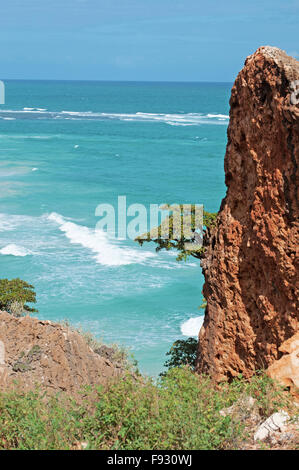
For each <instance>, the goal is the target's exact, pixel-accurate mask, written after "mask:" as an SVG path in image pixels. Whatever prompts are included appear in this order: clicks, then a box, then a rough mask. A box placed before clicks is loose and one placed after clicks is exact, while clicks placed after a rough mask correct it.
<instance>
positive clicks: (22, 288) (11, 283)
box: [0, 278, 38, 317]
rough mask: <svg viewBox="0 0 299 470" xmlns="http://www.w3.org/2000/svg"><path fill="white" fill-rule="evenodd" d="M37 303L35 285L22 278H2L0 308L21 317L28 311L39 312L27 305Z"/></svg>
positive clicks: (0, 280)
mask: <svg viewBox="0 0 299 470" xmlns="http://www.w3.org/2000/svg"><path fill="white" fill-rule="evenodd" d="M27 302H29V303H36V294H35V291H34V286H32V285H31V284H28V283H27V282H25V281H22V280H21V279H19V278H17V279H11V280H8V279H0V310H6V311H7V312H8V313H10V314H11V315H14V316H16V317H20V316H22V315H24V314H26V313H28V312H38V310H36V309H35V308H32V307H30V306H29V305H27Z"/></svg>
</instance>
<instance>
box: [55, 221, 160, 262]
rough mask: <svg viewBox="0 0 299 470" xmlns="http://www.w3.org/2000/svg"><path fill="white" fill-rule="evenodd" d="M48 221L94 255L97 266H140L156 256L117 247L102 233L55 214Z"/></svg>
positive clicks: (150, 253)
mask: <svg viewBox="0 0 299 470" xmlns="http://www.w3.org/2000/svg"><path fill="white" fill-rule="evenodd" d="M48 220H50V221H52V222H55V223H56V224H58V227H59V230H61V232H63V233H64V234H65V236H66V237H67V238H68V239H69V240H70V242H71V243H74V244H76V245H81V246H83V247H84V248H88V249H89V250H90V251H91V252H92V253H94V254H95V257H94V258H95V260H96V262H97V263H99V264H102V265H105V266H121V265H126V264H134V263H139V264H142V263H143V262H144V261H145V260H146V259H148V258H152V257H155V256H156V255H155V254H154V253H152V252H149V251H143V250H140V251H137V250H134V249H131V248H127V247H119V246H118V244H117V241H116V240H111V239H110V238H109V237H108V235H107V233H105V232H104V231H102V230H96V229H90V228H88V227H85V226H84V225H78V224H75V223H74V222H70V221H69V220H67V219H66V218H65V217H63V216H62V215H60V214H57V213H55V212H52V213H51V214H50V215H48Z"/></svg>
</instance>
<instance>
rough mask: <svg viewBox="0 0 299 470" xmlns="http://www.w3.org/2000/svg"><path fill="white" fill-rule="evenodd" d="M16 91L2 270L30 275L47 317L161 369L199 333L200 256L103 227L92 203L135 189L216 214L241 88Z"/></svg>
mask: <svg viewBox="0 0 299 470" xmlns="http://www.w3.org/2000/svg"><path fill="white" fill-rule="evenodd" d="M5 85H6V104H5V105H2V106H0V183H1V185H0V277H8V278H13V277H20V278H22V279H24V280H26V281H27V282H30V283H32V284H33V285H34V286H35V288H36V291H37V299H38V304H37V308H38V309H39V316H40V317H41V318H47V319H50V320H62V319H68V320H69V321H70V322H71V323H73V324H75V325H78V326H79V325H80V326H82V327H83V328H84V329H87V330H89V331H92V332H93V333H94V334H96V336H98V337H100V338H102V339H104V340H105V341H108V342H118V343H121V344H124V345H126V346H129V347H130V348H131V349H132V351H133V352H134V354H135V356H136V358H137V360H138V361H139V364H140V367H141V369H142V370H143V371H144V372H146V373H149V374H157V373H158V372H159V371H160V370H161V368H162V364H163V362H164V361H165V352H166V351H167V350H168V349H169V347H170V345H171V344H172V343H173V341H174V340H176V339H178V338H182V337H183V333H185V334H186V335H187V334H190V333H193V334H196V331H195V330H196V328H197V329H198V327H197V326H196V325H197V324H198V322H199V320H200V319H199V320H198V317H199V315H200V314H201V313H200V311H199V310H198V305H200V303H201V289H202V284H203V277H202V274H201V269H200V266H199V262H198V261H197V260H195V259H190V260H189V261H188V262H187V263H177V262H176V260H175V256H176V255H175V253H165V252H160V253H158V254H157V253H156V252H155V247H154V246H152V244H145V245H144V246H143V247H142V248H141V247H139V246H138V245H137V244H136V243H134V242H133V241H131V240H118V241H115V240H112V239H110V238H109V237H108V236H107V234H105V233H102V234H100V235H101V236H99V234H95V232H94V228H95V225H96V223H97V221H98V218H97V217H96V216H95V209H96V207H97V205H98V204H101V203H110V204H112V205H113V206H115V207H116V206H117V198H118V196H119V195H125V196H126V197H127V204H128V205H129V204H132V203H141V204H144V205H145V206H146V207H149V204H154V203H157V204H161V203H198V204H204V206H205V208H206V209H207V210H209V211H216V210H218V209H219V205H220V202H221V199H222V197H223V196H224V194H225V185H224V170H223V157H224V153H225V145H226V129H227V124H228V117H227V115H228V100H229V93H230V88H231V85H230V84H208V83H201V84H199V83H198V84H196V83H189V84H186V83H118V82H115V83H112V82H109V83H105V82H46V81H45V82H34V81H31V82H30V81H8V82H6V84H5ZM190 319H196V320H193V321H192V320H191V322H190ZM188 320H189V323H187V324H186V322H187V321H188ZM184 325H185V326H184ZM186 325H187V326H186ZM182 326H183V328H182Z"/></svg>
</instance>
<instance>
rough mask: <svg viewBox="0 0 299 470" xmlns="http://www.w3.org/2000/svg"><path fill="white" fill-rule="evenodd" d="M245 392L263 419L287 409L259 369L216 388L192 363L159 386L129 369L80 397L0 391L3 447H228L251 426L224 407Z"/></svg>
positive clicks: (237, 442) (0, 445)
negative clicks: (247, 377)
mask: <svg viewBox="0 0 299 470" xmlns="http://www.w3.org/2000/svg"><path fill="white" fill-rule="evenodd" d="M244 396H252V397H253V398H255V399H256V403H257V408H258V409H259V412H260V413H261V415H262V416H264V417H267V416H269V415H270V414H272V413H273V412H275V411H277V410H278V409H281V408H282V407H288V406H290V405H289V401H288V397H287V396H285V395H284V393H283V392H282V390H281V389H279V388H277V387H276V386H274V384H273V382H272V381H271V379H269V378H268V377H267V376H265V375H263V374H261V375H257V376H256V377H254V378H253V379H252V380H251V382H247V381H245V380H244V379H242V378H241V377H240V378H238V379H236V380H235V381H233V383H231V384H230V385H228V384H222V385H221V386H220V387H218V388H216V387H215V386H214V385H213V383H212V382H211V380H210V379H209V378H208V377H205V376H199V375H197V374H194V373H192V371H191V370H190V369H189V368H187V367H181V368H174V369H171V370H170V371H169V372H168V373H167V374H166V375H165V377H162V378H161V379H160V380H159V381H158V383H154V382H153V381H152V380H150V379H145V378H143V379H141V378H139V379H136V377H133V376H132V375H131V374H127V376H125V377H122V378H119V379H118V380H117V381H114V382H113V381H112V382H111V383H110V384H109V385H108V386H107V387H105V388H103V387H102V388H98V389H96V390H85V391H84V393H83V394H82V397H81V399H79V400H75V399H71V398H68V397H67V396H66V395H57V396H55V397H48V398H47V397H46V396H45V395H44V394H42V393H41V392H39V391H38V390H37V391H35V392H27V393H25V392H23V393H20V392H19V393H17V392H9V393H8V392H7V393H3V392H1V393H0V449H76V448H88V449H113V450H119V449H130V450H140V449H153V450H155V449H168V450H171V449H174V450H177V449H182V450H184V449H188V450H189V449H231V448H239V447H240V445H241V443H242V442H243V441H244V439H246V438H247V432H248V430H247V429H246V423H244V422H242V419H239V418H238V417H237V419H236V417H233V416H222V415H221V414H220V413H219V412H220V410H222V409H223V408H226V407H229V406H231V405H232V404H233V403H235V402H236V401H237V400H240V398H242V397H244Z"/></svg>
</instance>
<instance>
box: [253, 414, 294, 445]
mask: <svg viewBox="0 0 299 470" xmlns="http://www.w3.org/2000/svg"><path fill="white" fill-rule="evenodd" d="M289 419H290V416H289V415H288V413H287V412H286V411H283V410H281V411H279V412H277V413H274V414H273V415H271V416H270V417H269V418H268V419H266V421H264V422H263V423H262V424H261V425H260V426H259V427H258V429H257V430H256V432H255V434H254V440H255V441H265V440H266V439H267V438H269V437H271V435H272V434H273V433H275V432H277V431H280V432H282V431H283V430H284V429H285V426H286V423H287V421H289Z"/></svg>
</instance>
